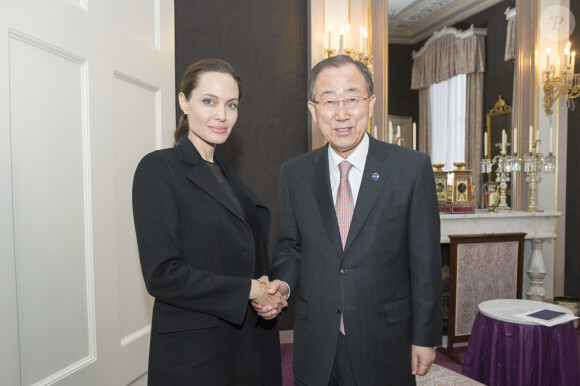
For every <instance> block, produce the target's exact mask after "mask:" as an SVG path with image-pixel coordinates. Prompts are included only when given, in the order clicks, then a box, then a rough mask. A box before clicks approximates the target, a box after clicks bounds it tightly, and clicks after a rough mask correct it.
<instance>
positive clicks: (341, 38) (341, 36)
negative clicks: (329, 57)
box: [338, 27, 344, 54]
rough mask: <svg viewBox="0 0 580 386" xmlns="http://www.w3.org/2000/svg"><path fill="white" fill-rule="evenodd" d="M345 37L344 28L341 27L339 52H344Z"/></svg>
mask: <svg viewBox="0 0 580 386" xmlns="http://www.w3.org/2000/svg"><path fill="white" fill-rule="evenodd" d="M343 39H344V28H342V27H340V45H339V49H338V52H339V53H341V54H342V42H343Z"/></svg>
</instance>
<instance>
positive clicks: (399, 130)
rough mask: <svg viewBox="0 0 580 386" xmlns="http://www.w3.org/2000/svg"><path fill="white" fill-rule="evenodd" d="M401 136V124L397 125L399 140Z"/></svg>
mask: <svg viewBox="0 0 580 386" xmlns="http://www.w3.org/2000/svg"><path fill="white" fill-rule="evenodd" d="M400 138H401V126H400V125H397V140H398V139H400Z"/></svg>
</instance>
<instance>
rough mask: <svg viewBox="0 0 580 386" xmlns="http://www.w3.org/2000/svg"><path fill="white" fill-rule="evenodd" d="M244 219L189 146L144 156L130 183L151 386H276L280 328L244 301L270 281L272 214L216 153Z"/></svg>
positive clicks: (186, 141)
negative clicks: (259, 283) (146, 296)
mask: <svg viewBox="0 0 580 386" xmlns="http://www.w3.org/2000/svg"><path fill="white" fill-rule="evenodd" d="M215 161H216V162H217V163H218V164H219V165H220V166H221V168H222V170H223V172H224V174H225V175H226V177H227V179H228V181H229V183H230V185H231V187H232V189H233V190H234V192H235V194H236V196H237V198H238V200H239V202H240V204H241V207H242V208H243V214H242V213H240V212H239V210H236V207H235V205H234V202H233V201H232V198H231V196H229V195H228V194H227V192H226V190H225V189H224V188H223V187H222V186H220V185H219V183H218V181H217V179H216V177H215V176H214V174H213V173H212V171H211V170H210V169H209V167H208V166H207V165H206V164H205V161H204V160H203V159H202V158H201V156H200V155H199V153H198V152H197V150H196V149H195V147H194V146H193V144H192V143H191V142H190V141H189V139H184V140H183V141H181V143H180V144H179V145H178V146H177V147H175V148H171V149H165V150H159V151H155V152H153V153H150V154H148V155H146V156H145V157H144V158H143V159H142V160H141V162H140V163H139V165H138V167H137V170H136V172H135V178H134V182H133V214H134V220H135V230H136V233H137V242H138V246H139V256H140V259H141V268H142V271H143V277H144V279H145V285H146V287H147V290H148V291H149V293H150V294H151V295H152V296H154V297H155V305H154V309H153V321H152V331H151V347H150V358H149V383H150V384H153V385H156V384H163V385H169V384H171V385H173V384H187V385H190V384H208V385H222V384H265V385H270V384H280V383H281V371H280V348H279V336H278V328H277V326H276V322H275V321H274V322H266V321H263V320H261V319H260V320H258V319H259V318H258V317H257V315H256V314H255V312H254V311H253V309H251V307H250V306H249V303H248V294H249V292H250V285H251V284H250V278H258V277H260V276H261V275H263V274H266V275H267V274H268V265H269V264H268V260H267V252H266V251H267V245H266V243H267V240H268V231H269V226H270V214H269V211H268V209H267V208H266V207H265V206H264V205H263V204H262V203H261V202H260V200H259V199H258V198H257V197H256V196H255V195H254V194H253V193H252V192H251V191H250V190H249V189H248V187H247V186H246V185H245V184H244V183H243V182H242V181H241V179H240V178H239V177H238V176H237V175H236V174H235V173H234V171H233V170H232V169H230V168H229V167H228V165H227V164H226V162H225V161H224V160H223V159H222V158H220V157H219V156H218V155H216V156H215Z"/></svg>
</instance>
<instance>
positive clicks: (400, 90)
mask: <svg viewBox="0 0 580 386" xmlns="http://www.w3.org/2000/svg"><path fill="white" fill-rule="evenodd" d="M465 5H466V4H464V3H462V2H460V1H450V2H446V3H445V5H443V4H441V5H440V6H441V7H443V8H444V7H463V6H465ZM480 5H481V6H480V7H478V10H477V13H475V14H473V13H469V10H468V9H463V14H465V15H470V16H466V17H465V18H464V19H463V20H461V21H459V22H458V21H455V19H452V18H450V17H449V14H448V12H443V11H444V10H447V9H446V8H445V9H438V10H437V12H430V13H420V11H421V9H422V7H424V3H423V2H421V1H418V0H415V1H410V0H409V1H406V2H401V1H393V0H389V1H388V13H389V53H388V60H389V65H388V69H389V78H388V86H389V87H388V90H389V91H388V93H389V99H388V114H389V115H402V116H412V119H413V121H414V122H415V121H416V122H418V123H417V125H418V126H417V131H418V137H419V138H418V140H419V141H421V138H420V137H421V132H422V130H421V129H422V128H421V127H419V126H420V124H419V96H418V92H417V91H412V90H410V87H409V86H410V82H411V70H412V66H413V60H412V58H411V53H412V51H413V50H415V51H416V50H419V49H420V48H421V47H422V46H423V44H424V41H425V40H426V39H428V38H429V37H430V36H432V35H433V32H434V31H440V30H441V29H443V27H445V26H448V27H455V28H457V29H460V30H466V29H469V28H470V26H471V25H472V24H473V25H474V26H475V27H476V28H487V30H488V31H487V32H488V33H487V37H486V68H485V86H484V100H483V103H482V106H483V114H485V112H486V111H487V110H488V109H489V108H490V107H493V106H494V104H495V102H496V100H497V96H498V94H502V95H503V98H504V99H505V100H506V101H507V102H508V103H510V104H512V105H513V103H512V102H513V100H512V99H513V91H514V89H513V85H514V70H515V65H514V62H513V61H505V59H504V57H505V47H506V36H507V20H506V14H505V12H506V9H507V8H515V6H516V0H501V1H500V2H498V1H487V0H482V1H481V4H480ZM397 6H398V7H399V8H397ZM471 7H472V6H471ZM472 8H473V7H472ZM482 118H483V117H482ZM483 124H484V122H483V119H482V126H483ZM483 130H485V127H482V131H483ZM510 138H511V133H510ZM481 140H482V142H483V138H482V139H481ZM421 143H423V142H421ZM420 150H422V149H420ZM468 168H469V169H479V165H468Z"/></svg>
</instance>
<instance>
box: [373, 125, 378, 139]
mask: <svg viewBox="0 0 580 386" xmlns="http://www.w3.org/2000/svg"><path fill="white" fill-rule="evenodd" d="M373 137H375V138H377V126H376V125H375V127H373Z"/></svg>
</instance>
